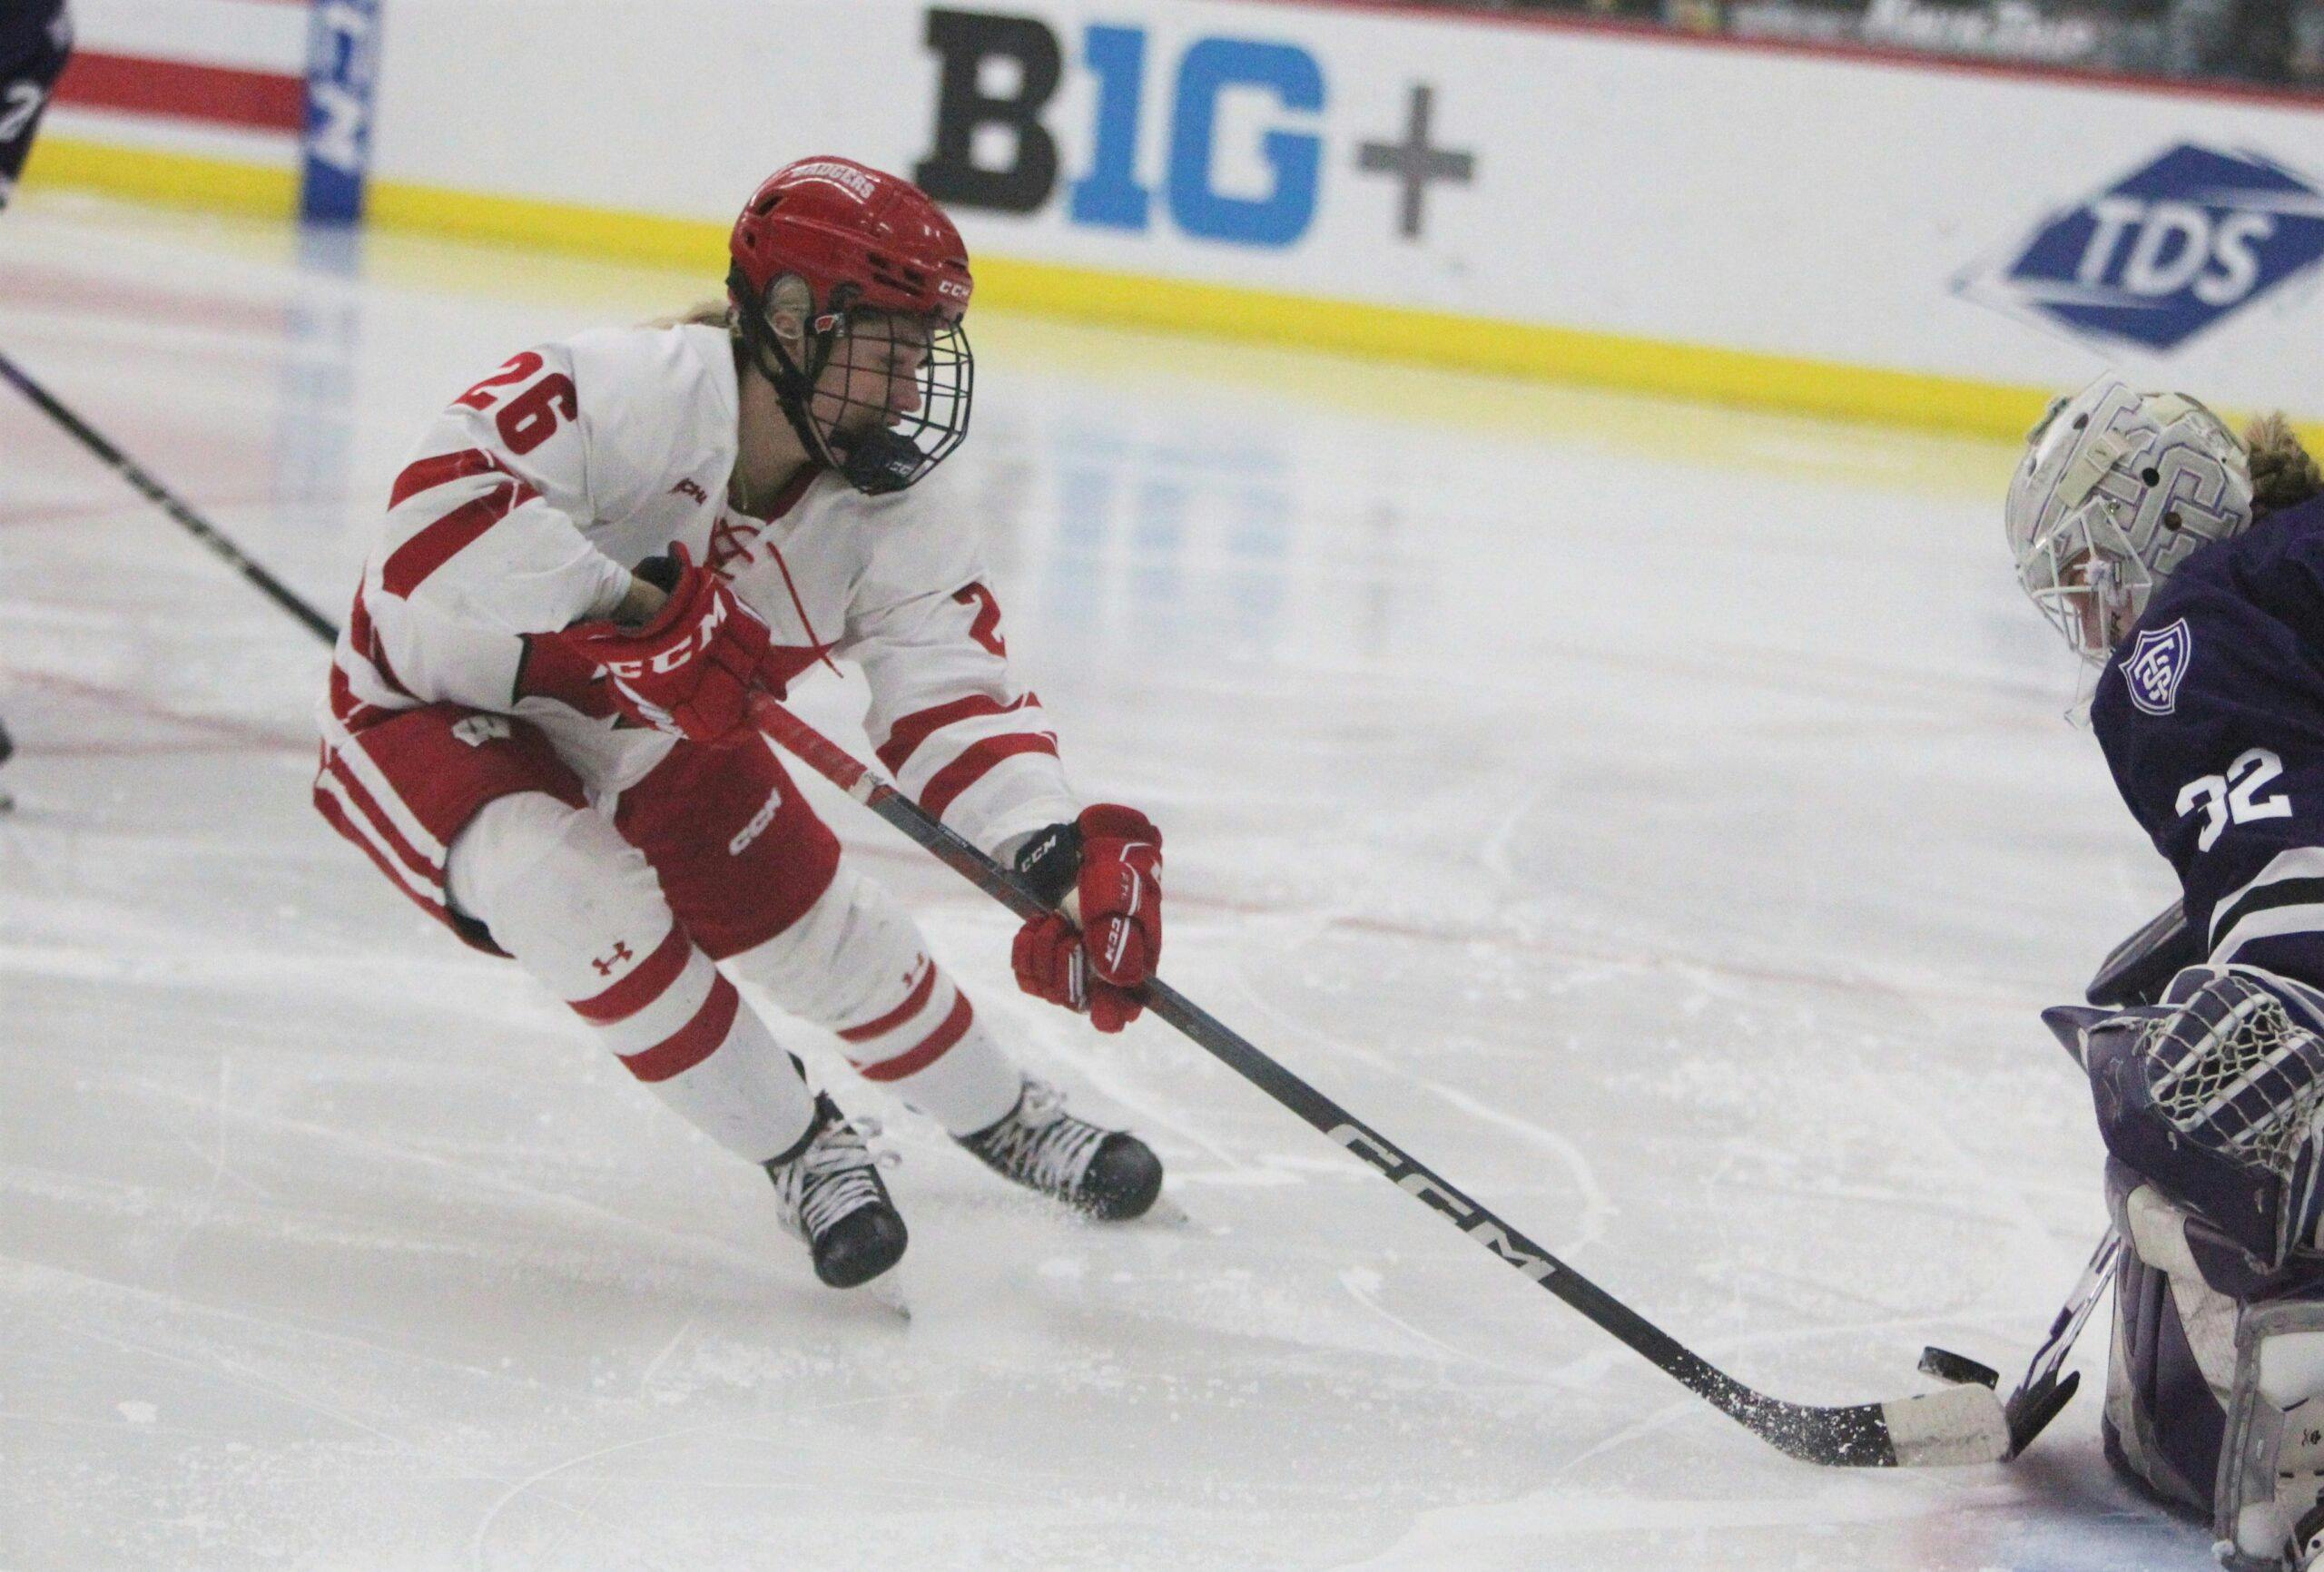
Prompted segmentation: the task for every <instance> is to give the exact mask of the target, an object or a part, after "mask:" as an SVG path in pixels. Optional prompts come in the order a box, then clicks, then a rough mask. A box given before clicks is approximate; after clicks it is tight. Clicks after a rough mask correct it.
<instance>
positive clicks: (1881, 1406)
mask: <svg viewBox="0 0 2324 1572" xmlns="http://www.w3.org/2000/svg"><path fill="white" fill-rule="evenodd" d="M751 718H752V720H753V722H754V723H755V724H756V725H757V726H758V727H759V729H760V730H761V731H763V732H765V733H766V734H767V735H768V736H770V737H772V738H773V739H774V741H775V742H779V743H781V744H782V745H783V747H784V748H785V749H787V750H789V751H790V752H793V753H794V754H796V755H797V756H798V757H799V758H800V760H801V761H803V762H804V763H805V764H806V765H807V766H808V767H809V768H810V769H812V770H813V771H815V772H816V773H817V774H819V775H821V776H822V777H823V778H824V779H825V780H827V781H831V782H832V784H833V785H835V786H837V787H838V788H839V789H840V790H841V791H845V792H846V793H847V794H848V795H849V796H850V797H852V798H854V799H855V801H858V802H861V803H862V804H863V805H864V806H865V807H866V808H869V809H870V810H871V811H872V812H874V813H876V814H878V815H879V816H880V817H881V818H882V819H884V820H887V821H888V822H889V823H890V824H891V825H893V826H894V827H895V828H896V829H898V830H901V831H902V832H903V833H904V834H905V835H907V836H909V837H911V840H915V841H917V842H918V843H919V844H920V845H921V846H922V847H924V848H926V849H927V850H930V851H931V852H933V853H935V855H936V856H937V858H938V859H939V860H941V861H942V862H943V863H944V864H945V865H946V866H947V867H950V869H951V870H953V871H954V872H956V873H959V874H960V875H961V876H962V877H964V878H965V879H968V880H969V881H970V883H972V884H974V885H975V886H976V887H977V888H978V889H981V890H983V891H984V892H985V893H986V894H987V895H990V896H991V897H992V898H993V899H995V900H998V901H1000V903H1001V904H1002V905H1003V906H1006V907H1007V908H1009V910H1011V911H1013V912H1015V913H1016V914H1017V915H1018V916H1019V917H1021V918H1034V917H1040V916H1044V915H1046V914H1047V913H1048V911H1049V908H1048V907H1046V906H1044V905H1043V904H1042V903H1041V901H1040V899H1039V897H1037V896H1035V895H1034V894H1033V892H1032V891H1031V890H1030V889H1027V888H1026V886H1025V884H1024V883H1023V881H1022V880H1020V879H1019V878H1018V877H1017V876H1016V875H1015V874H1014V873H1011V872H1009V870H1005V869H1003V868H1002V867H1001V866H1000V864H999V863H997V862H995V861H993V860H992V859H990V857H987V856H986V855H985V854H984V853H983V852H981V851H980V850H977V849H976V848H975V847H974V846H971V845H970V844H969V842H967V841H966V840H962V839H960V837H959V836H958V835H955V834H954V833H953V832H952V831H951V830H947V829H945V828H944V826H943V825H942V824H941V823H940V822H939V821H938V820H936V819H935V818H934V817H933V816H931V814H930V813H929V812H928V811H927V810H925V809H923V808H921V806H920V805H919V804H918V803H916V802H914V801H911V799H910V798H908V797H906V796H904V795H903V794H902V793H901V792H900V791H897V790H896V789H895V788H894V787H893V786H891V785H890V784H888V782H886V781H882V780H881V779H880V778H879V777H878V776H876V775H874V774H873V773H872V771H870V770H868V769H866V768H865V767H864V766H863V765H862V764H860V763H858V762H857V761H855V760H854V759H853V758H852V757H851V756H849V755H848V754H847V753H846V752H842V750H841V749H840V748H839V747H838V746H837V745H836V744H834V743H832V742H831V741H830V739H828V738H826V737H825V736H823V735H822V732H817V731H816V730H815V729H814V728H812V726H809V725H808V724H807V723H806V722H804V721H802V720H801V719H800V718H799V717H798V716H796V715H794V714H793V713H792V712H790V711H789V710H787V709H785V708H783V706H782V705H781V704H779V703H777V702H774V700H773V699H772V698H769V697H767V696H765V695H763V694H762V695H761V696H759V697H758V698H756V699H754V700H753V701H752V708H751ZM1145 997H1146V1005H1147V1008H1148V1009H1151V1010H1152V1011H1153V1012H1154V1013H1155V1014H1156V1015H1157V1016H1159V1017H1161V1018H1162V1019H1163V1020H1165V1021H1167V1022H1168V1023H1169V1024H1170V1025H1171V1026H1173V1027H1177V1029H1178V1030H1179V1031H1181V1032H1183V1033H1185V1034H1186V1035H1187V1037H1190V1038H1192V1039H1193V1040H1194V1042H1195V1044H1196V1046H1198V1047H1200V1048H1202V1049H1203V1050H1204V1051H1205V1052H1206V1053H1208V1054H1209V1055H1210V1056H1212V1057H1214V1058H1216V1059H1217V1060H1218V1061H1219V1062H1220V1063H1222V1064H1224V1065H1226V1067H1227V1068H1229V1069H1231V1070H1233V1071H1234V1072H1235V1073H1236V1075H1238V1076H1242V1077H1243V1078H1244V1079H1245V1080H1246V1081H1248V1082H1250V1083H1251V1084H1252V1085H1253V1086H1256V1087H1258V1088H1259V1090H1261V1091H1262V1092H1265V1094H1266V1095H1268V1096H1270V1097H1272V1098H1274V1099H1275V1101H1276V1102H1277V1103H1279V1104H1281V1105H1283V1106H1284V1107H1285V1108H1288V1109H1290V1110H1291V1112H1293V1113H1294V1114H1296V1115H1299V1117H1301V1118H1302V1119H1305V1121H1306V1122H1307V1123H1308V1124H1309V1125H1313V1126H1314V1127H1315V1129H1317V1130H1320V1131H1321V1132H1323V1133H1324V1135H1327V1136H1329V1137H1330V1138H1331V1139H1332V1140H1334V1141H1336V1142H1338V1143H1339V1144H1340V1145H1343V1146H1344V1147H1346V1148H1347V1149H1348V1150H1349V1151H1350V1152H1353V1153H1354V1154H1355V1155H1356V1156H1358V1157H1360V1158H1362V1159H1363V1160H1364V1162H1366V1163H1368V1164H1371V1165H1372V1166H1373V1167H1374V1168H1376V1169H1378V1170H1379V1171H1380V1173H1381V1174H1383V1175H1384V1176H1385V1177H1386V1178H1387V1179H1388V1180H1389V1182H1390V1183H1392V1184H1394V1185H1395V1186H1396V1187H1397V1188H1398V1189H1399V1190H1402V1191H1403V1192H1405V1193H1406V1194H1409V1195H1411V1196H1413V1198H1414V1199H1415V1200H1417V1201H1419V1202H1421V1203H1422V1204H1423V1205H1425V1206H1427V1207H1428V1208H1430V1209H1431V1210H1432V1211H1434V1212H1436V1213H1441V1214H1442V1215H1443V1216H1444V1217H1445V1218H1446V1219H1448V1220H1449V1221H1450V1222H1451V1223H1452V1225H1453V1226H1454V1227H1456V1228H1458V1229H1460V1230H1461V1232H1462V1233H1466V1234H1467V1235H1468V1236H1469V1237H1470V1238H1472V1239H1473V1240H1475V1241H1476V1242H1477V1243H1479V1244H1482V1246H1484V1248H1485V1249H1487V1250H1489V1251H1491V1252H1492V1253H1493V1255H1494V1256H1495V1257H1497V1258H1498V1259H1500V1260H1501V1261H1502V1262H1504V1263H1507V1264H1509V1265H1510V1266H1511V1267H1512V1268H1514V1269H1515V1270H1516V1271H1517V1272H1520V1273H1521V1274H1522V1275H1523V1276H1525V1277H1528V1278H1531V1280H1532V1281H1533V1282H1538V1283H1540V1284H1541V1286H1542V1287H1543V1288H1545V1289H1547V1290H1549V1291H1550V1292H1551V1293H1554V1294H1556V1295H1557V1296H1558V1297H1559V1298H1560V1299H1562V1300H1563V1301H1565V1302H1566V1303H1568V1304H1570V1305H1571V1306H1572V1307H1573V1308H1574V1309H1576V1310H1578V1311H1580V1312H1581V1313H1582V1314H1583V1315H1584V1316H1587V1317H1588V1318H1589V1319H1590V1321H1593V1322H1595V1323H1596V1324H1597V1325H1598V1326H1599V1327H1600V1328H1601V1329H1602V1330H1604V1331H1608V1332H1610V1333H1612V1334H1613V1335H1614V1336H1615V1337H1616V1338H1618V1339H1620V1341H1622V1342H1623V1343H1624V1344H1626V1345H1628V1346H1629V1347H1630V1349H1631V1350H1632V1351H1635V1352H1637V1353H1639V1354H1641V1355H1643V1356H1644V1357H1645V1358H1646V1359H1647V1361H1649V1362H1650V1363H1652V1364H1653V1365H1654V1366H1655V1367H1656V1368H1657V1369H1659V1370H1660V1371H1663V1373H1665V1374H1666V1375H1669V1377H1671V1378H1672V1379H1673V1380H1677V1381H1678V1382H1679V1384H1680V1385H1682V1386H1684V1387H1685V1388H1686V1389H1687V1390H1689V1391H1691V1392H1693V1393H1695V1395H1696V1396H1698V1397H1700V1398H1702V1399H1704V1400H1706V1401H1708V1402H1709V1403H1710V1404H1711V1405H1712V1406H1713V1407H1715V1408H1717V1409H1718V1410H1719V1411H1720V1412H1721V1413H1724V1414H1726V1415H1727V1416H1728V1418H1729V1419H1732V1420H1735V1421H1736V1422H1737V1423H1738V1424H1740V1425H1742V1426H1743V1427H1744V1428H1745V1429H1746V1430H1749V1431H1750V1432H1751V1433H1752V1434H1753V1435H1756V1436H1758V1438H1759V1439H1761V1440H1763V1441H1766V1442H1768V1444H1769V1445H1770V1446H1773V1447H1775V1448H1776V1449H1778V1450H1780V1451H1782V1452H1784V1453H1786V1454H1787V1455H1788V1456H1790V1457H1793V1458H1797V1459H1800V1460H1801V1461H1802V1462H1808V1463H1821V1464H1827V1465H1831V1466H1837V1467H1842V1468H1896V1467H1917V1466H1924V1465H1933V1464H1959V1463H1990V1462H1999V1461H2001V1460H2002V1459H2004V1458H2006V1457H2008V1456H2009V1454H2010V1430H2009V1423H2008V1420H2007V1419H2006V1417H2005V1416H2004V1413H2003V1411H2002V1405H2001V1400H2000V1399H1999V1398H1997V1397H1996V1396H1994V1391H1993V1389H1992V1387H1991V1386H1990V1385H1988V1384H1985V1383H1984V1381H1982V1380H1972V1381H1968V1382H1965V1383H1963V1384H1959V1385H1955V1386H1953V1387H1951V1388H1949V1389H1948V1390H1945V1391H1940V1392H1928V1393H1923V1394H1921V1395H1919V1396H1915V1397H1907V1398H1899V1399H1896V1400H1893V1401H1890V1402H1885V1403H1858V1404H1855V1405H1852V1406H1849V1407H1845V1408H1820V1407H1816V1406H1813V1405H1809V1404H1805V1403H1788V1402H1783V1401H1781V1400H1777V1399H1775V1398H1771V1397H1768V1396H1766V1395H1765V1394H1763V1393H1760V1392H1758V1391H1754V1390H1752V1389H1751V1388H1749V1387H1748V1386H1745V1385H1744V1384H1743V1383H1742V1382H1741V1381H1738V1380H1736V1379H1735V1378H1734V1377H1732V1376H1729V1375H1728V1374H1726V1373H1725V1372H1723V1371H1720V1370H1718V1368H1717V1367H1716V1366H1714V1365H1712V1364H1711V1363H1709V1361H1706V1360H1704V1359H1703V1358H1702V1357H1701V1356H1700V1355H1699V1354H1697V1353H1695V1352H1694V1351H1692V1350H1690V1349H1689V1348H1687V1347H1686V1346H1685V1345H1683V1344H1681V1343H1680V1342H1679V1341H1677V1340H1676V1339H1674V1338H1672V1337H1671V1336H1670V1335H1669V1333H1667V1332H1665V1331H1662V1330H1661V1329H1660V1328H1659V1327H1657V1326H1655V1325H1654V1324H1653V1323H1652V1322H1650V1321H1647V1320H1646V1319H1645V1318H1644V1317H1642V1316H1640V1314H1639V1313H1638V1312H1635V1311H1633V1310H1631V1309H1630V1307H1629V1306H1628V1305H1626V1304H1623V1303H1622V1302H1620V1300H1618V1299H1616V1298H1614V1297H1613V1296H1612V1295H1611V1294H1610V1293H1608V1292H1605V1290H1603V1289H1601V1288H1600V1287H1599V1286H1598V1285H1597V1284H1595V1283H1593V1282H1590V1281H1589V1280H1588V1279H1587V1278H1585V1277H1583V1276H1582V1275H1581V1273H1580V1272H1576V1271H1574V1270H1573V1268H1571V1267H1570V1266H1568V1265H1566V1264H1565V1263H1563V1262H1561V1261H1560V1260H1558V1259H1557V1258H1556V1257H1555V1256H1553V1255H1551V1253H1549V1252H1548V1251H1546V1250H1543V1249H1542V1248H1541V1246H1540V1245H1538V1244H1536V1243H1533V1242H1532V1241H1531V1240H1530V1239H1528V1238H1526V1237H1525V1236H1524V1235H1523V1234H1522V1233H1519V1232H1518V1231H1517V1230H1516V1229H1514V1228H1512V1227H1511V1226H1510V1225H1509V1224H1508V1223H1505V1222H1503V1221H1502V1219H1501V1218H1499V1217H1497V1216H1495V1215H1494V1214H1493V1213H1492V1212H1490V1211H1488V1210H1487V1209H1486V1208H1485V1207H1484V1206H1482V1205H1481V1204H1478V1203H1477V1202H1476V1201H1474V1200H1472V1199H1471V1198H1470V1197H1469V1196H1467V1195H1465V1194H1462V1192H1461V1191H1459V1190H1457V1189H1455V1188H1454V1187H1453V1186H1452V1184H1449V1183H1447V1182H1446V1181H1445V1180H1444V1179H1443V1178H1442V1177H1441V1176H1440V1175H1438V1174H1435V1173H1434V1172H1433V1171H1432V1170H1430V1169H1428V1168H1426V1167H1424V1166H1423V1165H1422V1164H1420V1163H1419V1162H1418V1161H1416V1160H1415V1159H1414V1158H1413V1157H1412V1156H1411V1155H1410V1154H1407V1153H1406V1152H1404V1150H1403V1148H1402V1147H1399V1146H1398V1145H1395V1144H1394V1143H1393V1142H1392V1141H1390V1140H1389V1139H1388V1138H1387V1137H1386V1136H1384V1135H1381V1134H1380V1133H1379V1132H1377V1131H1376V1130H1374V1129H1372V1128H1370V1127H1369V1126H1367V1125H1364V1124H1362V1123H1361V1122H1359V1121H1358V1120H1357V1119H1356V1118H1355V1117H1354V1115H1351V1114H1350V1113H1348V1111H1347V1110H1346V1109H1344V1108H1343V1107H1341V1106H1340V1105H1338V1104H1337V1103H1334V1102H1333V1101H1332V1100H1331V1099H1330V1098H1329V1097H1326V1096H1325V1095H1324V1094H1323V1093H1321V1092H1319V1091H1317V1090H1315V1087H1313V1086H1309V1085H1308V1084H1307V1083H1306V1082H1305V1081H1303V1080H1301V1079H1300V1078H1299V1077H1298V1076H1295V1075H1293V1074H1292V1073H1291V1072H1290V1071H1288V1070H1286V1069H1285V1068H1284V1067H1283V1066H1281V1065H1278V1064H1277V1063H1275V1061H1274V1060H1273V1059H1271V1058H1269V1057H1267V1056H1266V1055H1265V1054H1263V1053H1261V1052H1260V1051H1259V1050H1258V1049H1256V1048H1255V1047H1253V1046H1251V1045H1250V1044H1249V1043H1247V1042H1246V1041H1244V1040H1243V1039H1242V1038H1241V1037H1237V1036H1236V1034H1235V1033H1233V1032H1231V1031H1229V1030H1228V1029H1227V1028H1226V1027H1224V1026H1222V1025H1220V1024H1219V1022H1218V1021H1217V1020H1216V1018H1215V1017H1212V1016H1211V1015H1210V1014H1209V1013H1208V1012H1206V1011H1205V1010H1203V1009H1201V1008H1200V1007H1197V1006H1196V1005H1195V1004H1193V1003H1192V1002H1191V1001H1189V1000H1188V999H1187V997H1185V996H1184V995H1183V994H1181V993H1179V992H1178V991H1177V989H1176V988H1174V987H1170V985H1169V984H1167V983H1166V982H1164V981H1163V980H1162V979H1161V978H1150V979H1148V980H1147V984H1146V987H1145Z"/></svg>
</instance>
